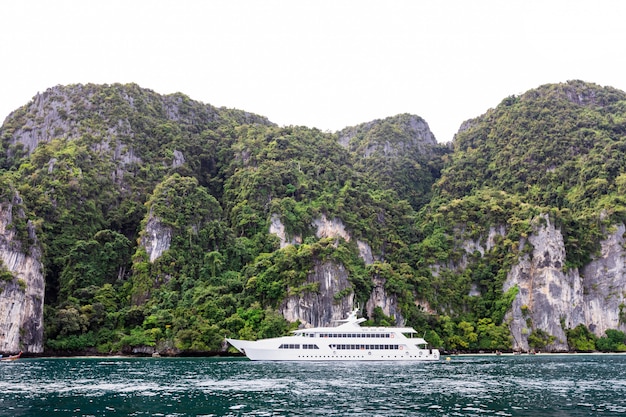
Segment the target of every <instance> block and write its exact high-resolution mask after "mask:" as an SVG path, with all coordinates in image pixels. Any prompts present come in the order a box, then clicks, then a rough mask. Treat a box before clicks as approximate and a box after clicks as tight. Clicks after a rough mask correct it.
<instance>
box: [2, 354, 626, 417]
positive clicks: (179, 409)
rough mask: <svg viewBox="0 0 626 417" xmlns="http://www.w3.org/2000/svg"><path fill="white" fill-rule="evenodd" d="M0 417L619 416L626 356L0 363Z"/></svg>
mask: <svg viewBox="0 0 626 417" xmlns="http://www.w3.org/2000/svg"><path fill="white" fill-rule="evenodd" d="M0 415H2V416H16V417H17V416H37V417H45V416H533V417H536V416H624V415H626V355H581V354H576V355H535V356H529V355H520V356H507V355H503V356H453V357H451V358H450V360H449V361H446V360H445V357H444V358H443V359H442V360H441V361H440V362H437V363H417V364H416V363H386V362H380V363H368V362H363V363H361V362H352V363H350V362H344V363H324V362H317V363H298V362H250V361H248V360H247V359H244V358H57V359H21V360H18V361H15V362H2V363H0Z"/></svg>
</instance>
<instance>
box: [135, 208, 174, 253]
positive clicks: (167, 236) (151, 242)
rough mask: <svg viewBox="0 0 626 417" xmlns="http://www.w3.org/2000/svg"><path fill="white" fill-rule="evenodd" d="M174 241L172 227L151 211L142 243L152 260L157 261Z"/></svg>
mask: <svg viewBox="0 0 626 417" xmlns="http://www.w3.org/2000/svg"><path fill="white" fill-rule="evenodd" d="M171 242H172V229H171V228H170V227H167V226H164V225H163V224H162V223H161V221H160V220H159V219H158V218H157V217H156V216H154V215H153V214H152V212H150V215H149V216H148V222H147V224H146V230H145V231H144V233H143V235H142V237H141V241H140V244H141V246H143V247H144V248H145V249H146V253H147V254H148V258H149V259H150V262H154V261H156V260H157V259H158V258H159V257H160V256H161V255H162V254H163V252H165V251H166V250H168V249H169V248H170V244H171Z"/></svg>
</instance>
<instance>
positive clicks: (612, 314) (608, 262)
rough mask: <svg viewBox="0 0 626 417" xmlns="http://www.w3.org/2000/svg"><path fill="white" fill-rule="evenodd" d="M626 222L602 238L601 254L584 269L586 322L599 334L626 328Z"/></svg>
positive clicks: (584, 311)
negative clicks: (625, 237) (625, 238)
mask: <svg viewBox="0 0 626 417" xmlns="http://www.w3.org/2000/svg"><path fill="white" fill-rule="evenodd" d="M625 232H626V226H625V225H624V224H623V223H622V224H619V225H616V226H615V227H614V230H613V231H612V232H611V233H609V234H608V236H607V238H606V239H605V240H603V241H602V242H601V247H602V249H601V251H600V254H599V255H598V256H597V257H596V258H595V259H594V260H593V261H592V262H591V263H590V264H589V265H587V266H585V267H584V268H583V270H582V277H583V297H584V300H585V302H584V304H583V313H584V323H585V324H586V325H587V327H588V328H589V330H591V331H592V332H593V333H595V334H596V335H598V336H602V335H604V332H605V330H607V329H618V330H621V331H626V316H625V315H626V311H624V310H625V305H626V249H625V248H626V246H625V242H624V233H625Z"/></svg>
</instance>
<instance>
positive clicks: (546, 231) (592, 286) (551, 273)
mask: <svg viewBox="0 0 626 417" xmlns="http://www.w3.org/2000/svg"><path fill="white" fill-rule="evenodd" d="M543 219H544V220H545V222H544V223H545V224H544V225H543V226H539V227H537V228H536V229H535V232H534V233H533V234H532V235H531V236H530V237H529V242H530V243H531V244H532V245H533V248H534V249H533V252H532V255H531V256H525V257H523V258H522V259H521V260H520V262H519V263H518V265H516V266H514V267H513V268H512V269H511V271H510V272H509V274H508V277H507V281H506V282H505V284H504V288H503V289H504V291H506V290H508V289H509V288H510V287H512V286H513V285H517V286H518V287H519V293H518V295H517V298H516V299H515V300H514V302H513V305H512V308H511V310H510V311H509V313H508V314H507V317H506V320H508V321H509V323H510V330H511V333H512V335H513V337H514V343H513V345H514V347H515V348H519V349H522V350H527V349H528V334H529V333H530V332H531V331H532V329H533V328H536V329H541V330H543V331H545V332H547V333H549V334H550V335H552V336H555V338H556V340H555V342H554V343H553V344H551V345H550V346H548V349H549V350H554V351H565V350H568V349H569V346H568V345H567V338H566V335H565V331H564V329H563V327H565V328H566V329H572V328H574V327H576V326H578V325H579V324H583V325H585V326H586V327H587V328H588V329H589V330H590V331H591V332H593V333H594V334H595V335H596V336H599V337H601V336H604V332H605V330H607V329H618V330H622V331H624V330H626V323H625V322H624V319H623V318H624V317H623V315H624V312H622V310H624V306H625V304H626V250H625V249H624V232H625V231H626V226H624V224H619V225H616V226H615V227H614V230H613V231H612V232H611V233H609V234H608V235H607V238H606V239H605V240H603V241H602V242H601V251H600V254H599V255H598V256H597V257H596V258H595V259H593V260H592V262H590V263H589V264H588V265H586V266H585V267H584V268H583V269H582V273H580V272H579V271H578V270H577V269H572V270H569V271H567V272H565V271H564V268H563V265H564V262H565V255H566V254H565V246H564V244H563V236H562V235H561V232H560V230H558V229H556V228H555V227H554V225H553V224H551V223H550V221H549V219H548V217H547V216H544V217H543ZM620 315H621V316H622V317H620Z"/></svg>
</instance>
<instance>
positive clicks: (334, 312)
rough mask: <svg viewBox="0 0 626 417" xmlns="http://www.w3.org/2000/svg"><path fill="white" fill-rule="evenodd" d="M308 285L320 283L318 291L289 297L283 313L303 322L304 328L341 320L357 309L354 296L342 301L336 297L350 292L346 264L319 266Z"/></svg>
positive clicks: (343, 298) (282, 308)
mask: <svg viewBox="0 0 626 417" xmlns="http://www.w3.org/2000/svg"><path fill="white" fill-rule="evenodd" d="M305 284H319V288H318V290H317V291H307V292H305V293H303V294H301V295H292V296H289V297H287V299H286V300H285V301H284V302H283V304H282V306H281V307H280V312H281V313H282V315H283V316H284V317H285V319H287V320H288V321H292V322H295V321H300V323H301V326H303V327H320V326H327V325H329V324H330V323H331V322H332V321H334V320H341V319H343V318H345V317H346V314H347V313H348V312H349V311H350V310H352V308H353V306H354V293H353V292H349V293H348V294H346V295H345V296H344V297H341V298H340V299H338V300H337V299H335V294H338V293H341V292H343V291H345V290H347V289H350V288H351V287H352V285H351V284H350V282H349V281H348V271H346V269H345V268H344V266H343V265H340V264H339V265H338V264H335V263H332V262H322V263H316V265H315V266H314V270H313V272H312V273H311V274H309V276H308V277H307V280H306V283H305Z"/></svg>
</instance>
